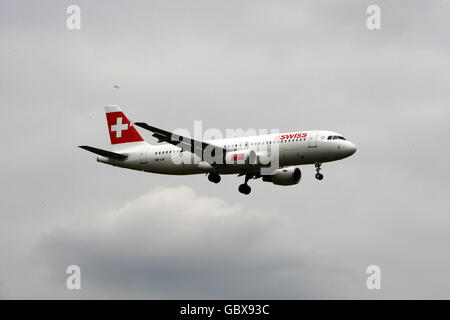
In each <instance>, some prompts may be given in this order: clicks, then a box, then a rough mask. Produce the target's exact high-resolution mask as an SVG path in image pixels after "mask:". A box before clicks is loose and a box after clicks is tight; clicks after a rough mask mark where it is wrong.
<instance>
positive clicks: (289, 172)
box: [262, 167, 302, 186]
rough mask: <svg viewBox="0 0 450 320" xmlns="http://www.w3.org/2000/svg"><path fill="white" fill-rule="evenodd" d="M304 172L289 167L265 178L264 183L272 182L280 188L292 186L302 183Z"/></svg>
mask: <svg viewBox="0 0 450 320" xmlns="http://www.w3.org/2000/svg"><path fill="white" fill-rule="evenodd" d="M301 177H302V172H301V171H300V169H299V168H297V167H288V168H281V169H277V170H275V172H274V173H273V174H272V175H270V176H263V177H262V179H263V181H266V182H272V183H273V184H276V185H279V186H291V185H294V184H297V183H299V182H300V179H301Z"/></svg>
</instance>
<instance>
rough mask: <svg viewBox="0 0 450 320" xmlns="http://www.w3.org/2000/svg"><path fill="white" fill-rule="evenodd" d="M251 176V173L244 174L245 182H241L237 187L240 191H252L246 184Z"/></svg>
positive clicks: (244, 192)
mask: <svg viewBox="0 0 450 320" xmlns="http://www.w3.org/2000/svg"><path fill="white" fill-rule="evenodd" d="M252 177H253V175H251V174H246V175H245V182H244V183H243V184H241V185H240V186H239V188H238V190H239V192H240V193H243V194H245V195H247V194H250V192H251V191H252V188H250V186H249V185H248V184H247V182H248V180H250V179H251V178H252Z"/></svg>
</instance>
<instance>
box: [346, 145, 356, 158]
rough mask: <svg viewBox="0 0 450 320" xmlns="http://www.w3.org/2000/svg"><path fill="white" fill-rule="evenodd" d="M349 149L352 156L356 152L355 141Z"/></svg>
mask: <svg viewBox="0 0 450 320" xmlns="http://www.w3.org/2000/svg"><path fill="white" fill-rule="evenodd" d="M349 142H350V141H349ZM347 150H348V152H349V156H351V155H352V154H354V153H355V152H356V145H355V144H354V143H353V142H350V143H349V146H348V149H347Z"/></svg>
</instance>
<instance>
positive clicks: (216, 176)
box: [208, 172, 220, 183]
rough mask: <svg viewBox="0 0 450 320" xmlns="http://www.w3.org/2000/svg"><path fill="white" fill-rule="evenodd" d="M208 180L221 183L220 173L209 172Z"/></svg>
mask: <svg viewBox="0 0 450 320" xmlns="http://www.w3.org/2000/svg"><path fill="white" fill-rule="evenodd" d="M208 180H209V181H211V182H214V183H219V182H220V175H219V174H217V173H215V172H211V173H210V174H208Z"/></svg>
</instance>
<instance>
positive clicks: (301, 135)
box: [279, 132, 308, 140]
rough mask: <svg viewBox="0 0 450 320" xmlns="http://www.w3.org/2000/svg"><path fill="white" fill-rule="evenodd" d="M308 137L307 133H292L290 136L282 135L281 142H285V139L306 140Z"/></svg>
mask: <svg viewBox="0 0 450 320" xmlns="http://www.w3.org/2000/svg"><path fill="white" fill-rule="evenodd" d="M307 135H308V133H307V132H299V133H290V134H282V135H280V138H279V139H280V140H285V139H298V138H306V136H307Z"/></svg>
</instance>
